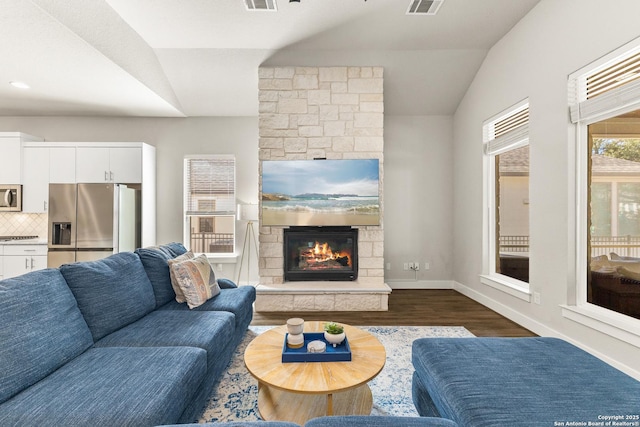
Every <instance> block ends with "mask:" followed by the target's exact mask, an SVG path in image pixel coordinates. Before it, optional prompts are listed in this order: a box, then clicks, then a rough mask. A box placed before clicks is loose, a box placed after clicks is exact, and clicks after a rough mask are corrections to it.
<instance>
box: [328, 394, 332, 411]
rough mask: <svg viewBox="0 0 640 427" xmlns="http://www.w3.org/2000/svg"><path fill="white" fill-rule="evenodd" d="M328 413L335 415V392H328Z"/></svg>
mask: <svg viewBox="0 0 640 427" xmlns="http://www.w3.org/2000/svg"><path fill="white" fill-rule="evenodd" d="M327 415H333V394H331V393H329V394H327Z"/></svg>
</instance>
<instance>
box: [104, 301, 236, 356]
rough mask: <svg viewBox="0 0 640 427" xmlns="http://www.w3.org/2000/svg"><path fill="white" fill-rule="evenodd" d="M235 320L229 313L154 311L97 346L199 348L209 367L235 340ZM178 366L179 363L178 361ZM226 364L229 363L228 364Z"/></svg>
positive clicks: (110, 335)
mask: <svg viewBox="0 0 640 427" xmlns="http://www.w3.org/2000/svg"><path fill="white" fill-rule="evenodd" d="M235 326H236V325H235V318H234V316H233V314H231V313H227V312H192V311H188V312H185V311H154V312H152V313H149V314H148V315H146V316H145V317H143V318H142V319H140V320H138V321H137V322H135V323H132V324H130V325H127V326H125V327H124V328H122V329H120V330H118V331H116V332H114V333H112V334H109V335H107V336H106V337H104V338H103V339H101V340H100V341H98V342H97V343H96V344H95V345H96V347H165V346H189V347H198V348H201V349H203V350H205V351H206V352H207V357H208V363H209V365H211V364H213V363H214V362H215V361H216V359H217V356H218V354H219V353H220V352H221V351H222V349H223V348H224V347H225V346H226V345H227V343H229V342H231V341H233V334H234V332H235ZM173 362H174V363H178V362H179V360H174V361H173ZM225 365H226V362H225Z"/></svg>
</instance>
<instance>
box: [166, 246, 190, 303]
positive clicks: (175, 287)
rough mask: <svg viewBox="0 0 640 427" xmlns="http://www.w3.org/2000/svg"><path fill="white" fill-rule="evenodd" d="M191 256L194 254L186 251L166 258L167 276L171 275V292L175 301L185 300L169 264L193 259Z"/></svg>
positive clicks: (181, 301)
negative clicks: (173, 293)
mask: <svg viewBox="0 0 640 427" xmlns="http://www.w3.org/2000/svg"><path fill="white" fill-rule="evenodd" d="M193 258H195V255H194V254H193V252H191V251H188V252H185V253H184V254H182V255H180V256H177V257H175V258H173V259H170V260H167V263H168V264H169V276H171V287H172V288H173V292H175V293H176V301H178V302H180V303H183V302H187V300H186V298H185V297H184V293H182V289H180V285H178V280H177V279H176V277H175V274H174V272H173V268H171V264H173V263H180V262H182V261H185V260H188V259H193Z"/></svg>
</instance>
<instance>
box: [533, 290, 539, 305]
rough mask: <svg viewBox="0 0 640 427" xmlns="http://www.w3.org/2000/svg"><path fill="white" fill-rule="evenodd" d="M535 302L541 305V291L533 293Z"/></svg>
mask: <svg viewBox="0 0 640 427" xmlns="http://www.w3.org/2000/svg"><path fill="white" fill-rule="evenodd" d="M533 302H534V303H535V304H538V305H540V292H534V293H533Z"/></svg>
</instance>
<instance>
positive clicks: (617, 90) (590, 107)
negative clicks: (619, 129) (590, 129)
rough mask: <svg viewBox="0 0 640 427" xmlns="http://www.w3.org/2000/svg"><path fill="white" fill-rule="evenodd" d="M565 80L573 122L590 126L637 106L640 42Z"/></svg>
mask: <svg viewBox="0 0 640 427" xmlns="http://www.w3.org/2000/svg"><path fill="white" fill-rule="evenodd" d="M632 44H633V45H635V46H634V47H631V46H624V47H623V48H621V49H619V50H617V51H615V52H612V53H611V54H610V55H607V56H606V57H604V58H603V59H602V60H600V61H597V62H596V63H594V64H591V65H590V66H588V68H587V69H586V70H585V69H583V70H581V71H579V72H577V73H574V74H573V75H571V76H570V77H569V93H570V100H569V104H570V114H571V121H572V122H573V123H578V122H585V123H592V122H595V121H598V120H601V119H603V118H606V117H607V116H611V115H616V114H619V113H624V112H627V111H631V110H635V109H637V108H638V107H640V40H637V41H635V42H633V43H632Z"/></svg>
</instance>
